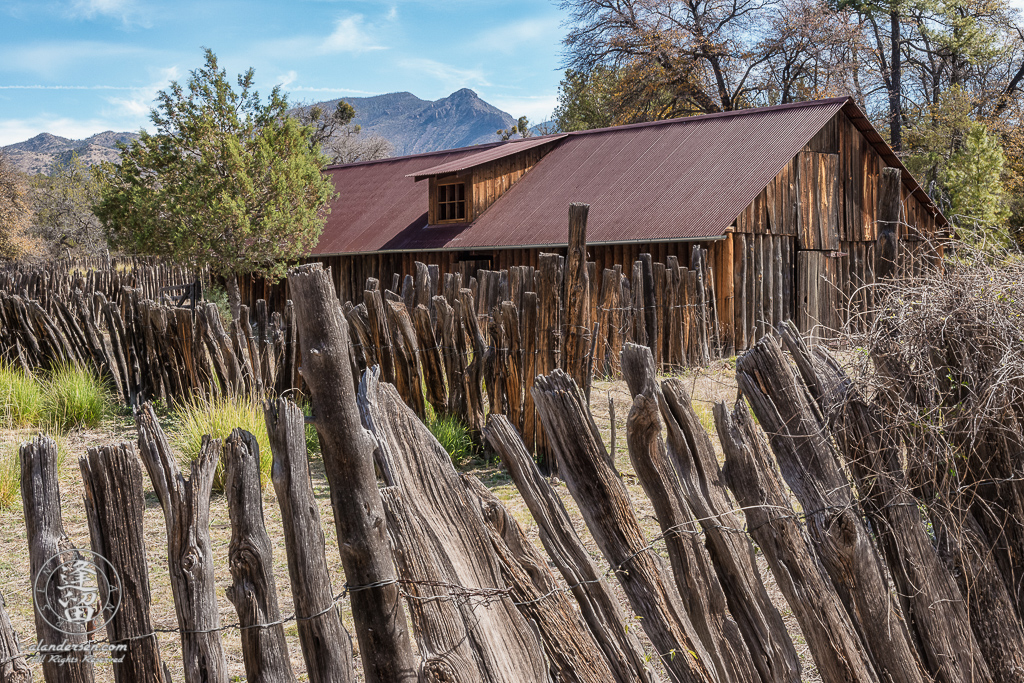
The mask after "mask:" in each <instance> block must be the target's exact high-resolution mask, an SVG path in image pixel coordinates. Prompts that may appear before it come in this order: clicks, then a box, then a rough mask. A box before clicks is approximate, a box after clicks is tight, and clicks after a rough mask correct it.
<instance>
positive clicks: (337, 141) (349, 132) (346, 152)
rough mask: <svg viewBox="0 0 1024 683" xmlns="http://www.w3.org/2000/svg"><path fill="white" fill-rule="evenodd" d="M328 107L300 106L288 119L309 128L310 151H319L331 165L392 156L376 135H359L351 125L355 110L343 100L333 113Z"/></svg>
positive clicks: (389, 145)
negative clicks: (297, 120) (292, 118)
mask: <svg viewBox="0 0 1024 683" xmlns="http://www.w3.org/2000/svg"><path fill="white" fill-rule="evenodd" d="M329 110H330V103H321V104H306V105H300V106H299V107H298V108H297V109H295V110H293V111H292V115H293V116H295V117H296V118H298V119H299V121H300V122H302V123H303V124H304V125H310V126H313V129H314V132H313V135H312V136H311V137H310V140H309V144H310V148H311V149H317V148H319V149H320V151H322V152H323V154H324V155H325V156H326V157H327V158H328V159H330V162H331V163H332V164H350V163H352V162H355V161H371V160H373V159H386V158H387V157H389V156H391V155H392V154H394V151H395V149H394V146H392V144H391V143H390V142H388V140H386V139H385V138H382V137H381V136H379V135H369V136H363V135H361V131H362V129H361V127H360V126H359V125H357V124H354V123H352V121H353V120H354V119H355V117H356V110H355V108H354V107H353V106H352V105H351V104H349V103H348V102H346V101H345V100H338V102H337V104H336V105H335V107H334V111H329Z"/></svg>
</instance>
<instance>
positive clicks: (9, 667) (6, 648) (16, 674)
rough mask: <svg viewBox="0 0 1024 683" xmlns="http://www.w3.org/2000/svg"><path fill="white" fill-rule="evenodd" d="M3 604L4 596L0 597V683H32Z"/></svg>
mask: <svg viewBox="0 0 1024 683" xmlns="http://www.w3.org/2000/svg"><path fill="white" fill-rule="evenodd" d="M4 604H5V602H4V596H3V595H0V681H3V682H4V683H32V669H30V668H29V666H28V662H27V661H25V655H24V654H23V653H22V651H21V645H20V643H18V634H17V633H15V632H14V627H13V626H12V625H11V620H10V618H9V617H8V616H7V610H6V609H5V608H4Z"/></svg>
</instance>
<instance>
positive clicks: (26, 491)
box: [20, 435, 93, 683]
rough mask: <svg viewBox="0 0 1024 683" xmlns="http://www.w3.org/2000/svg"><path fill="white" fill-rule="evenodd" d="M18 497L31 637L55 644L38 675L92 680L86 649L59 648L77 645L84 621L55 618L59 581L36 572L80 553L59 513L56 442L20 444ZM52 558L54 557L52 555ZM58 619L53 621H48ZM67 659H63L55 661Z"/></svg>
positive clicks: (52, 682) (69, 681)
mask: <svg viewBox="0 0 1024 683" xmlns="http://www.w3.org/2000/svg"><path fill="white" fill-rule="evenodd" d="M20 455H21V500H22V505H23V507H24V510H25V532H26V540H27V541H28V555H29V567H30V571H31V574H30V575H31V577H32V581H33V588H34V589H35V594H34V595H33V601H32V602H33V605H34V607H35V617H36V642H38V643H40V644H42V645H47V646H50V647H53V648H55V649H54V650H52V651H47V652H45V653H44V657H45V658H44V660H43V679H44V680H46V681H47V683H92V681H93V666H92V662H89V661H86V660H85V658H84V655H85V654H87V653H83V652H76V651H74V650H60V649H59V648H60V646H61V644H62V643H68V644H70V645H79V644H83V643H85V642H86V641H87V638H86V627H85V625H84V624H80V623H75V622H73V621H67V620H64V619H62V618H55V614H56V613H55V612H53V611H51V612H49V613H48V612H47V610H48V609H49V610H56V609H57V608H58V607H59V600H61V599H63V595H61V593H60V588H59V586H58V585H57V584H58V583H59V581H58V582H54V581H47V582H44V583H43V584H42V588H40V587H39V586H37V585H36V577H38V576H39V575H40V573H41V572H44V571H52V570H54V569H56V568H57V567H58V566H60V565H61V564H62V563H63V562H71V561H76V560H78V559H81V555H79V554H78V552H77V551H76V550H75V549H74V547H73V546H72V544H71V539H69V538H68V537H67V535H66V534H65V533H64V525H63V523H62V521H61V514H60V488H59V487H58V483H57V478H58V475H57V444H56V443H54V441H53V439H50V438H48V437H45V436H42V435H40V436H38V437H36V438H35V439H33V440H32V441H29V442H28V443H23V444H22V445H21V453H20ZM55 557H56V558H57V559H56V560H55V559H54V558H55ZM51 621H52V622H57V624H56V625H54V624H51V623H50V622H51ZM63 659H66V660H68V661H59V660H63Z"/></svg>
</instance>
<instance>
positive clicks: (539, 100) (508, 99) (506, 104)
mask: <svg viewBox="0 0 1024 683" xmlns="http://www.w3.org/2000/svg"><path fill="white" fill-rule="evenodd" d="M480 97H482V98H483V99H485V100H487V101H488V102H490V103H491V104H493V105H494V106H495V107H497V108H498V109H501V110H502V111H505V112H508V113H509V114H511V115H512V118H516V119H517V118H519V117H520V116H525V117H526V118H528V119H529V120H530V124H531V125H533V124H538V123H543V122H544V121H547V120H548V119H550V118H551V114H552V113H553V112H554V111H555V106H557V105H558V96H557V95H555V94H554V93H552V94H549V95H527V96H504V95H488V94H485V93H481V94H480Z"/></svg>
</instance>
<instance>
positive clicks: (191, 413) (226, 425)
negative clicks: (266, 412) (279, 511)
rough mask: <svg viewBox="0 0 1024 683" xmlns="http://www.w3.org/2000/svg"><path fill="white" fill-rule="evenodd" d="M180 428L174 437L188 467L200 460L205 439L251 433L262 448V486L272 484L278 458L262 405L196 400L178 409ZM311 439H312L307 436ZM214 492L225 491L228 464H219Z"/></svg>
mask: <svg viewBox="0 0 1024 683" xmlns="http://www.w3.org/2000/svg"><path fill="white" fill-rule="evenodd" d="M175 413H176V414H177V418H178V428H177V430H176V434H175V437H174V441H175V445H176V446H177V447H178V450H179V451H180V452H181V455H182V457H183V460H184V462H185V463H186V464H188V463H191V462H192V461H193V460H195V459H196V458H198V457H199V449H200V448H201V447H202V445H203V436H205V435H207V434H209V435H210V437H211V438H214V439H221V440H222V441H223V440H224V439H226V438H227V437H228V436H229V435H230V434H231V432H232V430H234V429H235V428H236V427H238V428H241V429H244V430H246V431H247V432H251V433H252V434H253V436H255V437H256V442H257V443H258V444H259V446H260V486H262V487H264V488H265V487H266V486H267V485H268V484H269V483H270V466H271V464H272V463H273V461H274V457H273V455H272V454H271V452H270V439H269V438H268V437H267V425H266V422H264V419H263V408H262V407H261V406H260V405H259V404H258V403H253V402H250V401H247V400H245V399H238V398H216V399H204V398H202V397H195V398H193V399H192V400H190V401H186V402H184V403H180V404H178V405H177V407H176V409H175ZM307 439H308V436H307ZM213 490H214V491H217V492H223V491H224V462H223V460H220V461H218V463H217V473H216V475H215V476H214V480H213Z"/></svg>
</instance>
